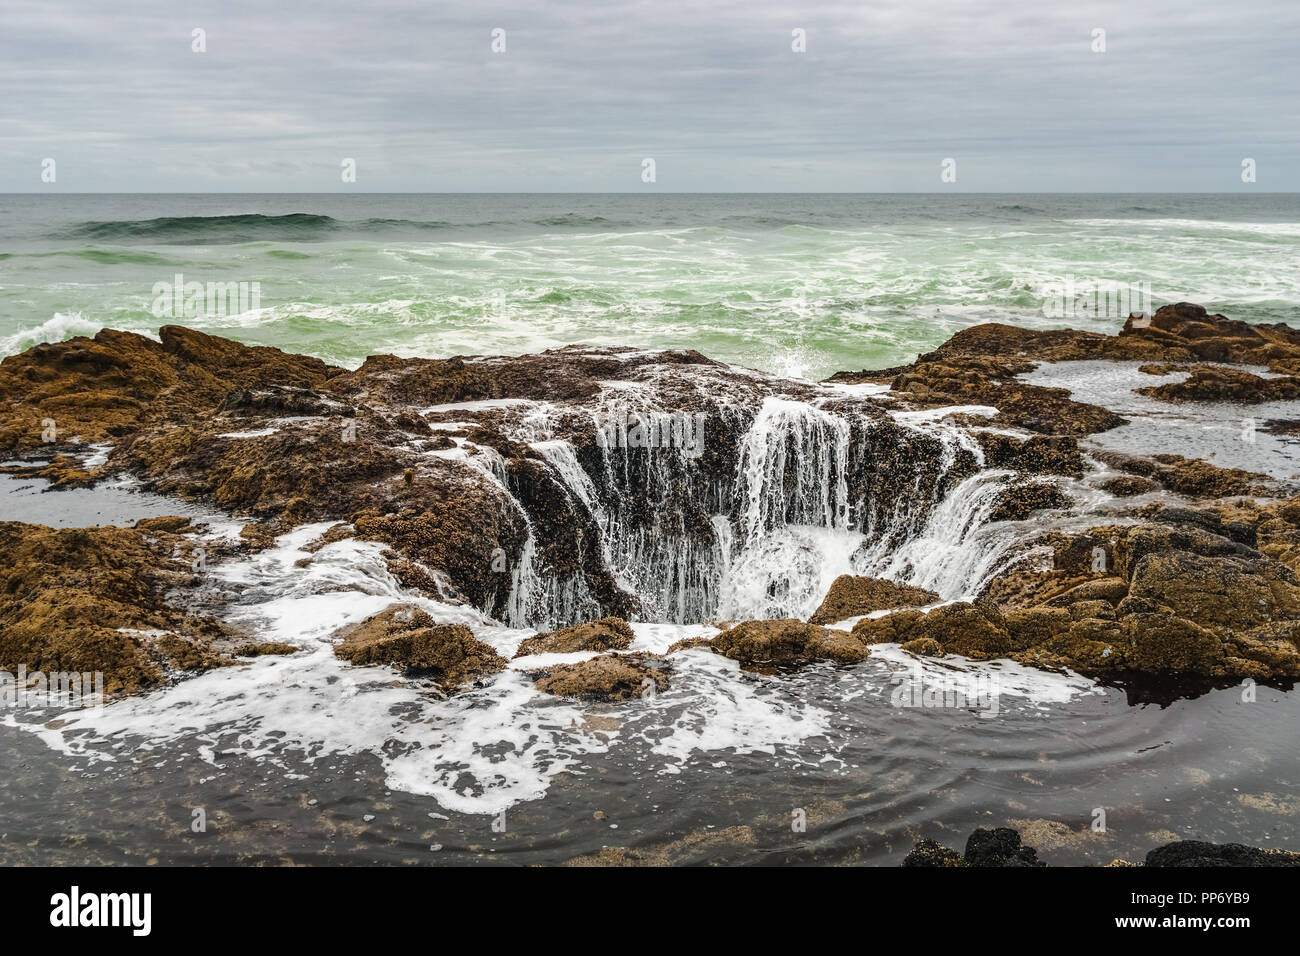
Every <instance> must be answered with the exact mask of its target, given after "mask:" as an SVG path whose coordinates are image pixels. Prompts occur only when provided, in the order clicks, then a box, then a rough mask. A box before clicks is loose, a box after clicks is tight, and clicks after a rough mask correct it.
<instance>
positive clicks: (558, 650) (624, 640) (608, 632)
mask: <svg viewBox="0 0 1300 956" xmlns="http://www.w3.org/2000/svg"><path fill="white" fill-rule="evenodd" d="M632 639H633V634H632V627H631V625H629V624H628V623H627V621H625V620H623V619H622V618H621V617H603V618H601V619H600V620H598V621H588V622H587V623H585V624H575V625H573V626H572V627H563V628H560V629H559V630H558V631H549V632H547V633H545V634H538V635H536V636H534V637H529V638H526V639H525V640H524V641H522V642H521V643H520V645H519V649H518V650H517V651H515V657H527V656H529V655H530V654H572V653H575V652H577V651H611V650H620V651H622V650H627V648H628V647H629V646H631V644H632Z"/></svg>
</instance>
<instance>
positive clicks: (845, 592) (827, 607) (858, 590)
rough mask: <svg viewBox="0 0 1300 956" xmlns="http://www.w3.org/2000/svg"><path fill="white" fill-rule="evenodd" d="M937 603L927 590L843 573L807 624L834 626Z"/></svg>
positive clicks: (936, 596) (882, 579) (935, 598)
mask: <svg viewBox="0 0 1300 956" xmlns="http://www.w3.org/2000/svg"><path fill="white" fill-rule="evenodd" d="M937 600H939V595H937V594H935V593H934V592H933V591H930V590H927V589H926V588H918V587H913V586H912V585H909V584H899V583H897V582H895V581H889V580H886V579H885V578H869V577H862V576H858V575H852V574H841V575H840V576H839V577H838V578H836V579H835V580H834V582H832V584H831V587H830V590H829V591H827V592H826V597H825V598H824V599H823V600H822V603H821V606H820V607H818V608H817V610H816V612H815V613H814V614H813V616H812V617H810V618H809V619H808V623H810V624H834V623H835V622H836V621H843V620H845V619H846V618H850V617H857V616H859V615H861V614H870V613H871V612H872V611H886V610H891V609H893V608H900V607H923V606H925V605H927V604H933V603H934V602H935V601H937Z"/></svg>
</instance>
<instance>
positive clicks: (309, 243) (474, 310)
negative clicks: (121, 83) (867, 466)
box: [0, 194, 1300, 379]
mask: <svg viewBox="0 0 1300 956" xmlns="http://www.w3.org/2000/svg"><path fill="white" fill-rule="evenodd" d="M178 276H179V277H182V279H183V282H184V283H185V284H188V283H192V282H197V283H202V284H204V286H205V287H206V284H208V283H221V284H224V283H237V284H244V288H245V289H246V290H248V291H249V292H250V293H251V292H253V291H256V293H257V296H256V299H255V300H254V299H253V297H252V296H251V294H250V295H249V296H247V297H246V298H245V299H244V300H243V301H237V300H236V301H231V302H226V301H219V302H215V303H214V302H201V303H199V308H198V309H196V310H195V311H194V313H192V314H188V315H186V314H177V310H175V309H173V310H171V314H168V313H167V312H166V310H164V309H160V308H157V306H158V305H159V302H158V299H159V294H158V293H157V292H156V291H155V290H156V289H157V288H158V287H159V285H160V284H166V285H167V286H169V287H170V286H173V285H175V284H177V277H178ZM1067 283H1072V284H1073V286H1074V287H1075V288H1087V287H1088V286H1089V285H1090V284H1091V285H1093V286H1097V285H1100V284H1114V285H1116V286H1119V287H1122V288H1124V289H1126V290H1129V289H1131V290H1134V291H1135V293H1136V292H1139V291H1140V292H1141V294H1142V295H1145V296H1149V298H1150V300H1151V302H1152V304H1153V305H1154V306H1155V307H1158V306H1159V305H1161V304H1163V303H1165V302H1169V301H1182V300H1186V301H1194V302H1200V303H1202V304H1204V305H1206V306H1207V307H1209V308H1210V309H1211V310H1216V311H1220V312H1223V313H1224V314H1226V315H1228V316H1230V317H1232V318H1240V319H1245V320H1247V321H1251V322H1277V321H1281V322H1290V323H1293V324H1294V323H1296V322H1297V320H1298V319H1300V305H1297V303H1300V196H1297V195H1294V194H1274V195H1266V194H1261V195H1257V196H1242V195H1240V194H1233V195H1210V194H1197V195H1173V194H1171V195H1150V194H1128V195H1103V194H1086V195H1065V194H1043V195H1012V194H991V195H971V194H952V195H935V194H874V195H872V194H866V195H864V194H847V195H830V194H798V195H792V194H662V195H649V194H648V195H630V194H610V195H599V194H455V195H450V194H449V195H427V194H420V195H388V194H353V195H346V194H318V195H312V194H291V195H274V194H259V195H234V194H219V195H212V194H209V195H108V194H102V195H101V194H90V195H44V196H42V195H3V196H0V354H12V353H15V352H19V351H22V350H24V349H26V348H29V347H30V346H32V345H34V344H36V343H38V342H42V341H58V340H61V339H65V338H68V337H71V336H73V335H90V334H93V333H94V332H96V331H98V330H99V329H100V328H104V327H111V328H116V329H129V330H134V331H138V332H142V333H145V334H150V333H153V332H154V331H156V330H157V328H158V327H159V326H161V325H164V324H167V323H169V322H181V323H183V324H185V325H189V326H191V327H195V328H199V329H202V330H205V331H209V332H213V333H215V334H219V335H224V336H229V337H231V338H235V339H238V340H240V341H243V342H247V343H250V344H261V345H274V346H278V347H280V348H283V349H286V350H290V351H295V352H305V353H309V354H312V355H316V356H318V357H320V358H322V359H324V360H326V361H328V362H331V363H335V364H339V365H343V366H348V367H355V366H356V365H358V364H359V363H360V362H361V361H362V360H363V359H364V358H365V357H366V356H367V355H369V354H372V353H377V352H391V353H394V354H397V355H401V356H414V355H420V356H428V357H444V356H450V355H457V354H466V355H471V354H507V355H514V354H522V353H527V352H535V351H539V350H542V349H547V348H554V347H558V346H563V345H568V344H573V343H583V344H592V345H610V344H613V345H635V346H641V347H645V348H693V349H698V350H699V351H701V352H703V353H705V354H706V355H709V356H710V357H713V358H717V359H722V360H725V361H728V362H732V363H736V364H739V365H743V366H746V367H750V368H757V369H761V370H763V371H768V372H773V373H777V374H781V375H787V376H795V377H808V378H813V379H820V378H824V377H825V376H826V375H829V374H830V373H832V372H834V371H837V370H840V369H846V368H851V369H858V368H864V367H882V366H891V365H897V364H901V363H905V362H908V361H911V360H912V359H913V358H914V357H915V356H916V354H917V353H919V352H924V351H927V350H929V349H931V348H933V347H935V346H937V345H939V344H940V343H942V342H943V341H945V340H946V339H947V338H948V337H949V336H951V335H952V334H953V333H954V332H955V331H957V330H958V329H960V328H963V327H965V326H969V325H973V324H976V323H979V322H987V321H1001V322H1012V323H1015V324H1018V325H1025V326H1032V327H1043V328H1047V327H1051V328H1056V327H1075V328H1095V329H1097V330H1098V331H1114V330H1115V329H1116V328H1117V327H1118V324H1119V323H1120V322H1122V320H1123V318H1124V316H1123V315H1116V314H1115V311H1114V310H1109V311H1106V310H1102V311H1103V313H1104V314H1096V312H1095V311H1088V310H1087V309H1083V308H1078V309H1074V310H1073V311H1072V312H1068V313H1067V314H1062V313H1061V311H1060V310H1059V309H1057V310H1056V311H1055V313H1054V314H1053V311H1052V309H1051V308H1045V302H1046V301H1047V300H1049V299H1051V298H1052V290H1053V289H1057V290H1059V289H1060V288H1061V287H1063V286H1065V285H1066V284H1067ZM1135 301H1136V300H1135ZM181 311H182V312H183V310H181ZM1045 313H1046V314H1045Z"/></svg>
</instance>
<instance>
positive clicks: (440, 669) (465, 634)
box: [334, 605, 506, 688]
mask: <svg viewBox="0 0 1300 956" xmlns="http://www.w3.org/2000/svg"><path fill="white" fill-rule="evenodd" d="M334 653H335V655H336V656H338V657H340V658H342V659H343V660H345V661H348V662H349V663H352V664H358V665H383V664H388V665H392V666H395V667H401V668H404V669H405V670H406V671H407V672H408V673H428V674H430V675H431V676H432V677H434V679H436V680H437V681H439V682H440V683H442V684H445V685H446V686H448V687H452V688H454V687H456V686H459V685H461V684H465V683H469V682H471V681H475V680H478V679H480V678H482V677H487V676H489V675H491V674H495V673H497V672H498V671H502V670H504V669H505V667H506V661H505V658H503V657H502V656H501V655H500V654H498V653H497V652H496V651H495V650H493V649H492V648H491V647H489V646H488V645H487V644H484V643H483V642H482V641H480V640H478V639H477V638H476V637H474V632H473V631H471V630H470V629H469V628H468V627H466V626H465V625H464V624H437V623H435V622H434V620H433V618H431V617H430V616H429V614H428V613H427V612H426V611H424V610H422V609H420V608H418V607H414V606H412V605H396V606H394V607H390V608H387V609H386V610H383V611H380V612H379V613H378V614H375V615H373V616H372V617H368V618H366V619H365V620H364V621H362V622H361V623H360V624H357V625H354V626H353V627H352V628H350V629H348V630H347V631H345V632H344V633H343V642H342V643H341V644H339V645H337V646H336V647H335V648H334Z"/></svg>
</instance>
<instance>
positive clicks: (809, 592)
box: [484, 389, 1018, 627]
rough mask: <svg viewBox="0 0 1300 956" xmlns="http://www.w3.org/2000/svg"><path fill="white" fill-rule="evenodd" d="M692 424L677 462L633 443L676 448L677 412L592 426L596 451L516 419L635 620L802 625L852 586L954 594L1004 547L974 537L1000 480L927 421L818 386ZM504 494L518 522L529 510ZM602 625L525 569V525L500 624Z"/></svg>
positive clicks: (578, 596) (561, 584)
mask: <svg viewBox="0 0 1300 956" xmlns="http://www.w3.org/2000/svg"><path fill="white" fill-rule="evenodd" d="M613 391H615V392H621V391H625V390H623V389H614V390H613ZM649 400H650V401H653V397H651V398H650V399H649ZM602 401H603V399H602ZM598 407H601V408H604V407H606V406H603V405H599V406H598ZM962 410H963V411H968V412H971V411H973V412H975V413H984V414H990V413H992V412H993V409H980V408H977V409H962ZM695 414H697V415H698V416H699V423H698V424H699V427H700V432H701V434H700V435H699V436H698V438H699V444H698V445H690V446H687V447H681V446H680V445H679V444H674V443H671V442H667V441H665V442H659V441H651V442H649V443H647V442H646V441H645V440H644V439H645V436H647V435H648V436H660V437H662V436H671V435H673V434H678V435H679V436H680V434H681V431H680V430H679V431H678V432H673V431H672V429H673V428H674V427H676V426H677V425H680V421H673V420H671V419H672V418H673V416H674V415H678V418H679V419H680V415H679V413H672V412H668V411H665V410H663V409H658V408H654V407H653V406H651V407H648V408H647V410H645V411H643V412H640V413H637V415H638V416H639V417H637V416H633V417H634V418H635V419H636V420H635V421H633V422H632V423H631V424H629V421H628V420H626V419H620V420H619V423H618V425H619V428H618V429H613V428H610V427H607V419H602V417H601V413H594V414H593V416H592V428H593V429H594V440H588V437H589V436H588V435H586V434H581V435H578V436H574V435H570V437H568V438H564V437H557V435H556V431H555V429H553V428H550V427H548V426H547V425H545V424H543V422H544V420H545V415H542V416H540V417H539V416H538V415H536V414H534V415H530V416H528V417H527V418H526V422H527V425H526V428H525V429H524V430H525V432H526V437H528V438H530V439H532V440H531V441H530V442H529V444H530V446H531V447H532V449H533V450H534V451H536V452H537V453H539V454H540V455H541V456H542V458H543V459H544V460H545V462H546V463H547V465H548V467H549V469H550V472H551V477H552V478H553V479H554V480H555V481H556V482H558V484H559V485H560V486H561V487H562V488H563V491H564V497H565V499H566V502H567V506H568V507H569V508H570V509H572V511H573V512H574V513H575V514H576V515H577V518H578V522H579V524H580V525H582V526H584V527H588V528H591V529H594V532H595V534H594V540H593V541H588V542H586V543H585V544H584V547H586V548H589V549H591V548H596V549H598V550H599V557H600V561H601V563H602V566H603V567H604V568H606V569H607V570H608V571H609V572H610V573H611V575H612V576H613V578H614V580H615V581H617V582H618V584H619V586H620V587H621V588H623V589H624V590H625V591H627V592H629V593H630V594H632V595H635V597H636V599H637V600H638V601H639V602H640V606H641V608H642V614H641V615H640V618H641V619H644V620H658V621H665V622H671V623H677V624H690V623H697V622H701V621H708V620H715V619H739V618H781V617H797V618H806V617H808V616H809V615H810V614H811V613H812V612H813V611H814V610H815V609H816V607H817V605H818V604H819V603H820V601H821V599H822V598H823V597H824V596H825V594H826V591H827V589H828V588H829V587H830V585H831V583H832V582H833V581H834V579H835V578H836V577H837V576H839V575H841V574H850V573H853V574H871V575H875V576H884V577H889V578H893V579H895V580H898V581H900V582H903V583H909V584H917V585H920V586H923V587H926V588H929V589H931V590H934V591H936V592H937V593H939V594H940V595H941V596H942V597H943V598H944V599H947V600H955V599H960V598H963V597H970V596H972V595H973V594H974V593H976V592H977V591H978V590H979V589H980V587H981V586H982V585H983V584H984V583H985V582H986V581H987V580H988V578H989V577H991V576H992V574H994V573H995V572H996V571H997V570H998V569H999V568H1000V567H1001V563H1002V559H1003V557H1004V555H1005V554H1006V553H1007V552H1008V551H1009V550H1010V549H1012V548H1013V547H1014V546H1015V544H1016V543H1017V541H1018V536H1017V535H1016V534H1014V533H1003V534H1000V535H998V534H988V533H987V532H986V530H985V528H984V525H985V522H986V519H987V518H988V515H989V513H990V512H991V510H992V509H993V507H994V506H995V505H996V503H997V501H998V498H999V495H1000V494H1001V493H1002V492H1003V491H1004V490H1005V488H1006V486H1007V482H1008V480H1009V479H1010V478H1011V474H1010V473H1009V472H1005V471H990V470H984V469H983V453H982V451H981V448H980V445H979V443H978V442H977V441H976V440H975V437H974V436H973V434H972V433H971V432H970V430H969V429H968V428H966V427H963V426H961V425H957V424H955V423H953V422H951V421H949V420H948V419H947V418H945V417H944V416H943V415H938V414H933V413H921V414H917V413H893V414H887V413H885V412H883V411H882V410H881V409H880V408H877V407H875V406H873V405H871V404H869V403H864V401H863V400H862V399H861V398H860V397H859V399H858V400H857V401H856V402H853V403H849V402H845V401H842V400H840V396H838V395H835V394H833V393H831V390H829V389H828V390H827V394H826V395H825V396H819V397H814V398H812V399H810V400H797V399H792V398H785V397H774V396H768V397H766V398H764V399H762V401H761V402H760V403H758V404H757V407H750V408H745V407H743V406H742V405H740V404H738V403H735V402H730V401H727V400H725V399H722V400H718V401H715V402H714V403H712V404H711V405H709V406H708V407H707V408H706V409H705V410H704V411H702V412H697V413H695ZM638 428H641V429H642V430H641V431H640V432H639V433H638V432H637V431H636V430H637V429H638ZM629 430H631V431H632V432H633V436H632V440H631V441H629V440H628V432H629ZM539 436H540V437H539ZM638 436H639V437H638ZM578 446H580V447H578ZM502 479H503V480H501V481H500V484H501V486H502V487H503V488H505V489H506V490H507V493H509V494H510V495H511V500H512V501H513V502H514V506H515V508H516V509H517V511H518V513H519V514H520V515H522V516H523V517H524V518H525V519H526V520H527V518H528V512H529V505H528V503H526V502H525V501H521V500H520V499H519V497H517V496H516V494H515V493H514V489H513V487H512V482H511V480H510V478H509V476H508V475H507V476H502ZM484 610H485V612H490V610H491V609H490V608H485V609H484ZM601 613H602V606H601V604H600V602H599V600H598V599H597V597H596V596H595V594H594V593H593V589H592V588H591V587H589V586H588V582H587V579H586V575H585V573H584V572H581V571H579V572H577V573H573V574H571V575H568V576H562V575H558V574H553V573H546V572H545V571H543V570H541V569H540V568H539V566H538V563H537V541H536V539H535V534H534V531H533V526H532V523H531V522H530V523H529V530H528V538H527V541H526V543H525V545H524V548H523V552H522V554H521V556H520V560H519V562H518V567H517V568H516V569H515V570H514V571H513V577H512V587H511V591H510V595H509V597H508V599H507V600H506V602H505V609H504V612H503V618H502V619H503V620H504V621H505V623H507V624H508V625H510V626H513V627H525V626H531V627H553V626H561V625H565V624H570V623H577V622H579V621H582V620H589V619H591V618H593V617H596V616H599V615H600V614H601Z"/></svg>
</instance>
